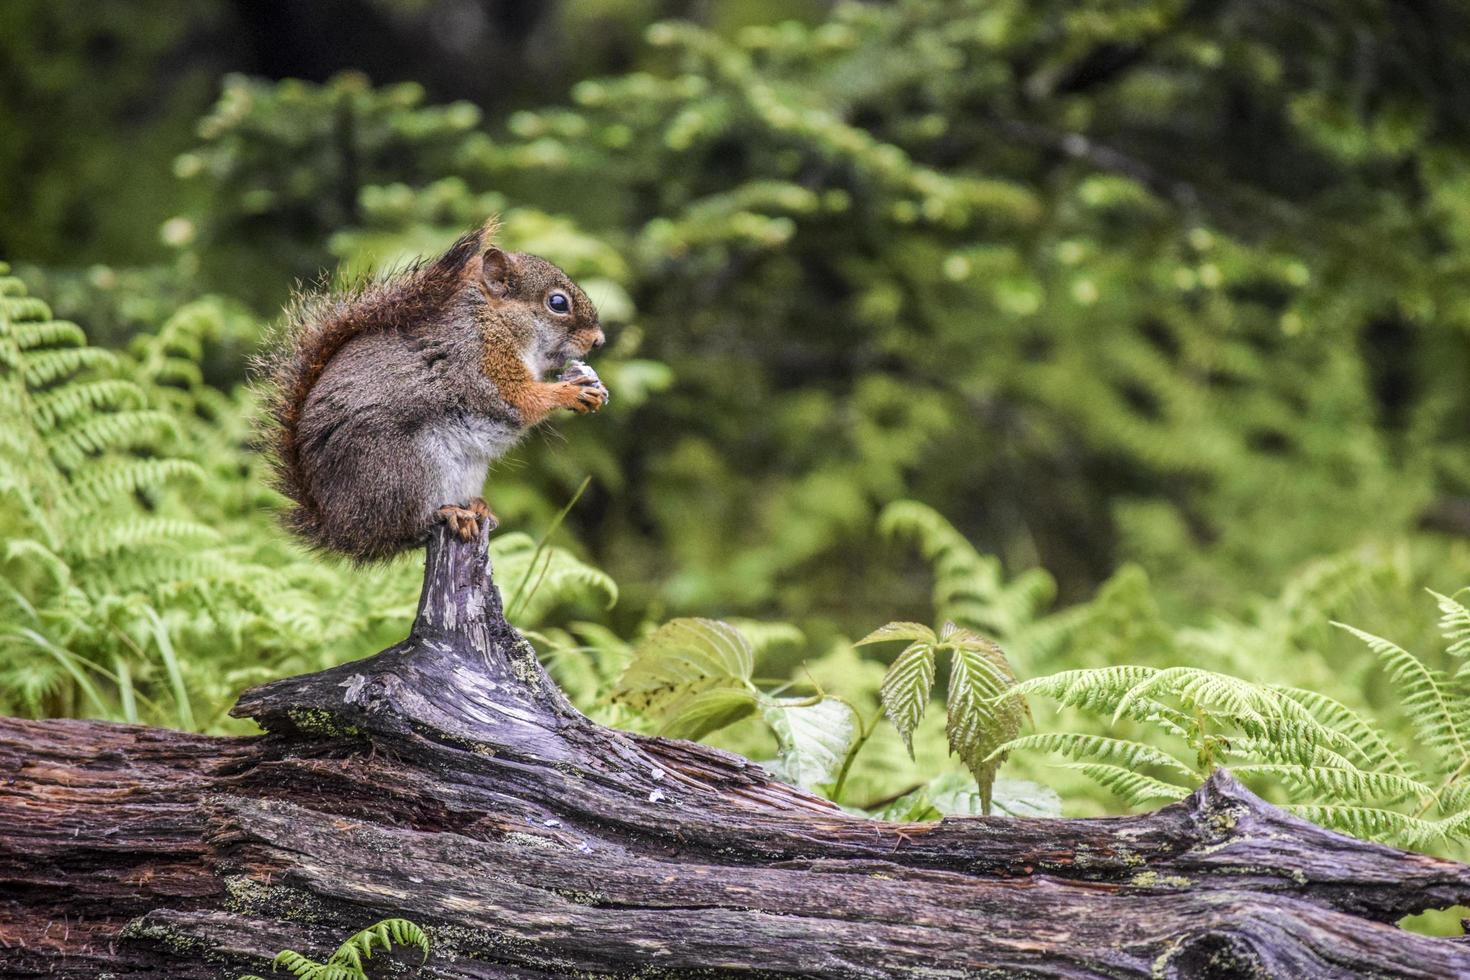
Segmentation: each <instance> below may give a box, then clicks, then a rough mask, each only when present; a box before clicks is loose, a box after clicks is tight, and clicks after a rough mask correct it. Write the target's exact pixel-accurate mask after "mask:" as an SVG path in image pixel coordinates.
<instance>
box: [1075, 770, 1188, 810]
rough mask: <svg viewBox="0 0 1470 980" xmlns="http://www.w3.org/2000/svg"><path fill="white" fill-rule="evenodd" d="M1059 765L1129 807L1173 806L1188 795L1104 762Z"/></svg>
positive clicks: (1171, 786)
mask: <svg viewBox="0 0 1470 980" xmlns="http://www.w3.org/2000/svg"><path fill="white" fill-rule="evenodd" d="M1061 766H1062V768H1064V769H1075V770H1076V771H1077V772H1080V773H1082V775H1084V776H1086V777H1087V778H1088V779H1091V780H1092V781H1093V782H1095V783H1097V784H1098V785H1099V786H1101V787H1103V788H1104V789H1106V790H1108V791H1110V792H1111V793H1113V795H1115V796H1117V797H1118V798H1119V799H1121V800H1123V802H1125V803H1127V804H1128V805H1129V806H1144V805H1146V804H1149V803H1158V802H1160V801H1164V802H1169V803H1172V802H1174V801H1176V800H1182V799H1184V798H1185V797H1186V796H1188V795H1189V793H1190V790H1188V789H1185V788H1184V787H1182V786H1175V785H1174V784H1173V783H1166V782H1164V781H1163V780H1162V779H1155V778H1154V777H1152V776H1145V775H1144V774H1143V773H1138V772H1134V771H1133V770H1132V769H1124V768H1123V767H1122V766H1115V765H1111V764H1109V763H1105V762H1064V763H1062V764H1061Z"/></svg>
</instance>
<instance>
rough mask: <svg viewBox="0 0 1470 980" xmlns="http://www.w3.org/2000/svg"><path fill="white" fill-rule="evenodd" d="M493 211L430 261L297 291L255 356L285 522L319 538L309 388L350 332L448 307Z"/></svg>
mask: <svg viewBox="0 0 1470 980" xmlns="http://www.w3.org/2000/svg"><path fill="white" fill-rule="evenodd" d="M497 228H498V223H497V221H496V219H495V218H491V219H490V220H488V221H486V222H485V224H484V225H482V226H481V227H479V228H477V229H475V230H474V231H471V232H469V233H468V234H466V235H464V236H462V237H461V238H460V239H459V240H458V241H457V242H455V243H454V244H453V245H452V246H450V248H449V250H448V251H447V252H445V253H444V254H443V255H441V256H440V257H439V258H438V259H436V260H435V261H434V262H432V263H428V264H419V265H415V266H412V267H410V268H408V269H405V270H403V271H401V272H398V273H394V274H390V275H387V276H384V277H382V278H378V279H370V280H367V281H364V282H362V283H360V284H358V285H355V286H352V287H350V288H348V289H346V290H344V291H342V292H339V293H336V294H333V293H332V292H330V291H329V290H327V289H325V288H323V289H322V290H320V291H318V292H315V293H303V294H299V295H297V296H295V297H294V298H293V300H292V302H291V304H290V305H289V306H288V307H287V309H286V314H285V322H284V326H283V327H282V329H281V331H280V333H279V334H278V335H277V337H276V338H275V341H274V343H273V344H271V346H270V349H269V351H268V352H267V353H266V354H265V355H264V356H262V357H261V358H260V359H259V361H258V362H257V368H258V371H259V374H260V376H261V378H262V381H263V383H262V385H261V388H262V389H263V391H264V412H263V415H262V426H261V429H262V431H261V433H260V435H261V439H260V442H261V444H262V446H263V448H264V449H265V451H266V453H267V455H268V457H269V458H270V461H271V465H272V468H273V470H274V476H275V480H274V483H275V487H276V489H277V490H279V491H281V493H283V494H285V495H286V496H287V497H289V498H291V500H292V501H294V503H295V505H296V506H294V507H292V508H291V509H290V510H289V511H288V512H287V513H286V514H284V515H283V517H282V520H283V521H284V523H285V525H286V527H287V528H289V529H290V530H291V531H292V532H294V533H295V534H297V535H298V536H300V537H301V538H303V539H305V540H306V541H308V542H309V543H311V544H313V545H316V546H321V545H322V544H323V541H322V535H321V511H320V508H319V507H318V505H317V502H316V501H315V500H314V499H313V497H312V493H311V488H310V487H309V486H308V485H307V481H306V476H305V473H304V471H303V469H302V466H301V455H300V452H299V448H298V445H297V428H298V424H299V422H300V420H301V412H302V409H303V408H304V407H305V405H306V399H307V396H308V395H310V394H311V389H312V388H313V387H314V386H315V385H316V383H317V381H318V379H320V378H321V376H322V372H323V371H325V370H326V368H327V364H328V362H330V361H331V359H332V356H333V355H334V354H336V353H337V351H339V350H341V349H342V347H343V345H344V344H346V343H347V342H348V341H350V340H351V339H352V338H354V337H356V336H358V335H360V334H364V333H372V332H376V331H385V330H401V329H403V328H405V327H409V326H412V325H413V324H416V323H422V322H424V321H425V320H429V319H433V318H435V317H437V316H439V315H441V314H442V313H443V311H444V310H445V308H446V307H447V306H448V304H449V303H450V302H451V301H452V300H453V299H454V297H455V295H456V294H457V293H458V292H459V289H460V287H461V286H462V285H463V283H464V278H463V273H464V267H465V265H466V264H467V263H468V262H469V261H470V260H471V259H473V258H474V257H475V256H476V255H478V254H479V253H480V252H481V251H483V250H484V249H485V248H486V247H488V245H489V242H490V241H491V240H492V239H493V238H494V236H495V232H496V230H497Z"/></svg>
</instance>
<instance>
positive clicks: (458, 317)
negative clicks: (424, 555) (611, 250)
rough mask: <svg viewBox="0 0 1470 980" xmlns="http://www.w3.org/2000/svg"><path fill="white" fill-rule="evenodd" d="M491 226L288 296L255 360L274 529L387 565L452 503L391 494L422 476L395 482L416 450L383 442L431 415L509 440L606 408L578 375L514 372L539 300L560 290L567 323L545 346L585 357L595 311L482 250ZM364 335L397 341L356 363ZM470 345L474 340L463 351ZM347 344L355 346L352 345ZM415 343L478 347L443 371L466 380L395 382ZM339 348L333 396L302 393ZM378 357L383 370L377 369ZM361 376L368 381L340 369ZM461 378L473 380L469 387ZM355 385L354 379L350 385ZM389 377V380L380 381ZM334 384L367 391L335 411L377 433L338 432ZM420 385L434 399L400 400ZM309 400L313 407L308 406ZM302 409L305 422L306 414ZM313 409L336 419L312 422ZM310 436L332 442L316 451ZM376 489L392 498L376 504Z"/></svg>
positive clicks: (527, 348) (532, 263)
mask: <svg viewBox="0 0 1470 980" xmlns="http://www.w3.org/2000/svg"><path fill="white" fill-rule="evenodd" d="M495 228H496V224H495V222H494V220H493V219H492V220H491V221H490V222H487V223H486V224H485V225H484V226H483V227H481V228H479V229H476V230H475V231H472V232H470V233H469V234H467V235H465V236H463V237H462V238H460V239H459V240H458V241H457V242H455V243H454V245H453V246H451V247H450V249H449V250H448V251H447V252H446V253H445V254H444V255H443V256H441V257H440V258H439V259H437V260H436V261H434V262H432V263H430V264H427V265H419V266H415V267H412V268H410V269H408V270H406V271H404V272H401V273H399V274H397V275H390V276H388V277H386V278H382V279H377V280H372V281H369V282H366V283H363V284H361V285H358V286H356V287H354V288H351V289H349V290H347V291H346V292H344V293H342V294H339V295H335V296H334V295H331V294H329V293H326V292H322V293H319V294H316V295H311V296H302V297H298V298H297V299H296V301H295V303H294V304H293V306H292V307H291V308H290V309H289V311H288V316H287V326H286V328H285V330H284V337H283V338H282V339H281V340H280V342H279V344H278V346H277V348H276V350H275V352H274V354H273V355H271V356H269V357H268V358H267V359H265V360H264V361H263V362H262V367H263V368H264V370H265V373H266V374H267V377H268V386H267V390H266V398H265V406H266V419H265V422H266V426H265V430H266V431H265V432H264V433H263V434H264V439H263V441H264V442H265V444H266V448H267V449H268V450H269V452H270V455H271V458H272V462H273V465H274V470H275V477H276V486H277V487H278V489H280V491H281V492H282V493H284V494H285V495H286V496H288V497H290V498H291V499H292V500H293V501H294V502H295V503H296V505H297V506H296V507H295V508H293V509H292V510H291V511H290V512H289V513H288V514H287V515H286V516H285V523H286V525H287V526H288V527H289V528H290V529H291V530H292V531H294V532H295V533H296V534H297V535H299V536H300V537H302V538H304V539H305V540H306V541H308V542H309V543H311V544H312V545H313V546H315V547H318V548H323V549H328V550H334V551H341V552H344V553H346V554H348V555H350V556H352V557H353V558H355V559H357V560H359V561H369V560H375V559H378V558H383V557H388V556H389V555H391V554H394V553H396V552H397V551H400V550H402V549H403V548H404V547H408V546H410V545H411V544H412V543H413V541H414V540H415V539H416V536H417V535H420V534H422V533H423V532H424V531H426V530H427V524H421V523H420V521H421V520H427V518H421V517H420V516H418V515H429V514H433V513H434V512H435V508H437V507H438V506H439V505H441V504H443V505H456V504H464V503H466V501H463V500H426V499H421V498H422V497H426V496H428V495H429V494H428V493H425V492H422V491H421V490H414V491H412V492H407V495H405V490H404V489H403V488H406V487H407V486H408V485H409V484H410V483H412V484H413V485H414V486H420V485H421V484H422V480H418V481H417V482H414V481H413V480H408V479H406V478H405V477H406V475H409V476H412V477H414V478H418V477H421V476H422V475H423V473H424V471H423V469H422V466H423V465H425V459H424V458H423V457H420V456H415V455H413V453H415V452H418V451H421V450H417V449H415V448H414V447H413V446H411V445H409V444H407V443H405V442H404V441H403V439H404V438H407V437H406V436H405V437H402V438H400V437H397V436H389V435H386V434H385V432H396V431H403V432H405V433H409V432H416V431H421V430H423V431H427V430H424V429H423V427H425V426H427V427H428V428H429V429H432V428H433V427H434V426H435V425H437V424H439V420H440V419H447V418H449V417H450V416H453V417H455V418H459V417H462V415H463V412H464V411H470V412H473V413H475V414H476V415H477V416H479V417H483V418H485V419H487V420H489V421H491V422H495V423H497V424H504V425H508V426H510V427H511V429H512V430H524V429H525V428H529V427H530V426H532V425H534V424H536V423H538V422H540V421H541V420H542V419H544V418H545V417H546V415H547V414H548V413H549V412H550V411H551V410H552V409H554V408H557V407H565V408H571V409H574V410H577V411H582V412H586V411H593V410H596V409H597V408H599V407H601V405H602V403H603V402H604V401H605V400H606V389H605V388H603V387H602V385H601V383H600V382H599V381H597V379H596V375H595V374H592V373H591V372H590V371H587V372H586V376H577V377H575V378H574V376H573V375H572V374H568V375H566V376H564V377H565V378H566V379H567V380H557V381H541V380H539V379H538V378H537V377H535V376H534V375H533V373H532V371H531V369H530V368H528V367H527V364H526V360H525V359H526V357H527V356H530V352H531V351H533V350H541V351H543V352H544V351H545V349H546V348H545V345H546V344H547V343H548V341H547V337H548V335H547V334H546V333H545V331H546V329H549V328H547V327H544V326H543V327H536V326H535V324H536V323H538V322H544V321H545V319H546V315H545V310H544V309H542V308H541V307H540V305H539V304H540V303H541V302H543V299H544V296H545V295H546V294H547V291H548V290H551V289H561V290H564V291H565V292H567V293H568V295H569V296H571V297H572V299H573V302H574V307H575V315H574V316H569V317H563V321H564V322H565V323H566V327H565V329H566V330H567V331H568V332H567V333H566V334H557V335H554V336H553V337H552V340H553V341H554V345H553V346H555V347H556V349H557V350H563V349H565V350H568V351H571V352H573V353H577V352H585V351H586V350H588V349H590V348H591V347H593V346H596V345H598V344H600V343H601V342H602V331H601V329H600V327H599V326H598V321H597V312H596V310H595V309H594V308H593V307H592V305H591V303H589V302H588V301H587V299H586V296H585V295H584V294H582V292H581V290H580V289H577V288H576V287H575V285H574V284H572V283H571V282H570V280H568V279H567V278H566V275H565V274H564V273H563V272H562V271H561V270H560V269H557V268H556V267H555V266H554V265H552V264H551V263H549V262H546V261H545V260H544V259H539V258H537V257H536V256H530V255H523V254H507V253H504V252H501V251H500V250H499V249H496V248H493V247H491V246H490V245H489V242H490V240H491V238H492V237H493V235H494V232H495ZM537 310H539V311H540V312H539V314H538V313H535V311H537ZM466 317H469V319H468V320H466ZM538 317H539V319H538ZM466 324H478V328H477V330H478V334H477V335H467V334H465V333H464V330H465V329H466V327H465V325H466ZM471 329H476V328H475V327H471ZM556 329H558V330H560V329H562V328H561V327H560V326H558V327H557V328H556ZM538 330H539V331H541V334H540V336H537V331H538ZM378 334H398V335H401V336H402V338H403V339H402V340H401V341H398V340H394V341H392V342H391V345H390V347H386V348H384V347H373V348H372V350H374V351H381V352H382V356H383V357H384V358H385V359H386V360H384V361H381V362H380V361H376V360H369V361H366V362H365V361H364V359H363V352H364V351H366V350H368V349H369V348H364V347H363V346H362V343H373V341H371V339H370V338H368V337H366V336H365V335H378ZM471 336H477V338H478V339H476V340H474V341H471ZM358 338H362V341H360V342H359V343H353V341H354V340H357V339H358ZM557 338H562V339H557ZM426 343H427V344H430V345H431V346H432V347H433V349H434V350H441V351H443V350H451V349H454V350H458V349H461V348H463V347H464V345H465V344H466V343H472V344H475V345H483V346H475V347H474V348H473V349H477V350H480V351H481V355H480V356H479V357H477V358H475V359H474V360H467V361H466V360H461V361H458V362H457V363H459V364H463V365H464V370H465V371H468V372H469V373H468V374H463V373H455V372H451V374H444V373H443V372H442V371H438V370H437V369H434V368H433V364H434V361H433V359H432V357H431V358H429V359H428V360H426V361H425V362H424V363H423V365H421V367H422V370H423V372H426V373H416V374H414V376H413V377H412V378H411V379H409V380H402V377H401V374H399V375H395V374H394V371H395V370H398V371H401V370H402V368H403V363H404V362H403V359H402V352H405V351H426V352H429V353H432V351H431V350H430V348H428V347H425V346H423V345H424V344H426ZM349 344H351V345H352V350H353V351H354V352H356V353H355V355H354V357H355V360H353V361H351V362H344V363H351V364H355V365H356V367H352V368H347V367H339V366H334V367H333V369H332V370H333V372H334V376H335V377H336V379H337V380H336V381H335V382H334V383H333V384H334V387H333V388H331V389H327V388H324V389H323V390H324V391H328V390H331V391H335V392H337V394H336V395H323V396H320V397H319V396H318V395H313V389H315V388H316V387H317V386H318V384H319V383H324V381H323V377H324V374H326V373H327V371H328V365H330V364H332V361H333V358H334V357H336V356H337V355H338V354H339V353H342V356H344V357H346V356H348V355H347V354H346V353H345V352H344V348H346V347H347V346H348V345H349ZM446 344H447V345H448V346H447V347H446V346H445V345H446ZM403 345H408V346H406V347H405V346H403ZM372 356H373V357H376V356H378V355H376V354H375V355H372ZM557 356H565V354H562V355H557ZM537 357H544V353H543V354H542V355H537ZM389 361H393V362H394V364H393V365H391V366H390V364H389V363H388V362H389ZM475 361H478V362H479V364H478V370H476V369H475V367H474V366H473V365H474V363H475ZM414 363H417V362H414ZM451 363H455V362H451ZM540 363H544V361H541V362H540ZM379 364H381V365H382V373H381V375H380V372H379V368H378V365H379ZM364 370H366V371H367V372H368V373H366V374H359V375H354V374H353V373H352V372H362V371H364ZM418 370H419V369H418V368H415V371H418ZM584 370H585V369H584ZM344 371H347V372H348V373H347V374H343V372H344ZM470 375H473V376H476V377H479V378H480V379H481V380H480V381H479V382H475V381H473V380H472V379H471V377H470ZM355 377H359V378H360V381H359V380H352V379H353V378H355ZM395 377H396V378H399V380H397V381H390V380H388V379H390V378H395ZM456 379H458V380H456ZM344 380H346V381H348V382H349V384H350V385H356V386H357V387H355V388H352V389H350V390H353V391H357V392H367V394H365V395H361V394H357V395H352V396H351V398H350V399H349V402H351V401H352V399H357V400H358V401H359V402H360V401H361V399H362V398H366V399H367V402H366V403H363V404H360V405H359V408H358V409H357V411H368V412H372V413H375V414H374V416H373V417H374V418H375V419H376V420H377V422H378V423H383V420H384V418H386V420H387V421H386V429H385V428H384V425H383V424H378V427H377V428H373V429H371V431H370V432H368V433H367V434H364V432H365V431H366V430H363V428H362V426H361V425H358V426H357V428H356V429H354V426H353V425H352V424H351V423H350V422H348V423H347V424H341V425H339V424H338V423H339V422H347V420H356V421H357V422H359V423H360V422H361V421H362V416H361V415H358V414H354V411H353V410H352V409H350V408H348V407H347V406H346V405H343V404H342V403H341V400H340V397H341V392H342V391H343V390H344V389H342V388H341V385H342V383H343V381H344ZM395 384H396V385H398V387H393V385H395ZM425 385H427V386H430V387H432V388H433V389H434V395H435V397H433V398H430V399H428V403H427V404H426V403H425V400H424V399H423V398H415V397H413V396H415V395H422V394H424V393H425V391H426V389H425V387H424V386H425ZM487 385H488V386H489V387H488V388H487V387H485V386H487ZM364 386H365V387H364ZM323 398H326V399H327V401H325V402H324V401H323V400H322V399H323ZM312 404H315V405H316V407H315V408H312V407H310V406H311V405H312ZM435 406H437V407H435ZM307 412H311V413H314V414H312V415H310V416H309V417H308V416H307V415H306V414H304V413H307ZM323 412H329V413H337V415H336V417H334V416H333V415H331V414H328V415H326V416H324V415H323V414H322V413H323ZM344 412H345V413H346V414H343V413H344ZM444 413H448V415H446V414H444ZM303 426H306V429H305V431H308V432H312V433H313V435H312V436H311V438H312V440H313V441H312V443H311V445H310V447H309V448H310V449H311V453H312V455H310V456H309V457H304V456H303V453H304V452H305V451H306V448H308V447H306V446H304V445H303V443H302V442H301V440H302V439H304V438H306V436H305V435H304V434H303ZM323 438H327V439H330V440H332V441H331V442H329V443H325V444H324V443H323V442H322V441H321V440H322V439H323ZM323 453H328V454H331V455H329V456H324V455H323ZM344 453H345V454H346V455H345V456H344V455H343V454H344ZM343 459H357V460H363V461H367V462H368V463H370V464H371V465H370V466H368V467H366V468H364V469H363V470H362V471H361V474H360V475H358V476H349V474H350V473H355V472H358V471H357V470H356V469H354V468H352V467H350V466H349V467H348V469H347V470H342V469H341V463H340V461H341V460H343ZM331 460H338V461H339V462H338V463H332V462H331ZM379 464H381V465H379ZM323 467H325V469H324V468H323ZM313 470H315V471H316V475H312V473H313ZM369 472H371V473H372V474H374V475H373V476H372V477H371V478H369V477H368V476H366V474H367V473H369ZM313 481H316V485H315V486H314V485H313ZM369 484H371V485H369ZM425 489H427V488H425ZM387 491H392V492H391V493H389V496H388V497H387V498H385V497H384V495H383V494H384V492H387ZM461 492H462V491H461ZM394 494H396V496H395V495H394ZM455 495H456V496H457V495H458V494H457V493H456V494H455ZM368 501H377V504H376V505H369V504H368ZM385 501H386V503H385ZM482 506H483V505H482Z"/></svg>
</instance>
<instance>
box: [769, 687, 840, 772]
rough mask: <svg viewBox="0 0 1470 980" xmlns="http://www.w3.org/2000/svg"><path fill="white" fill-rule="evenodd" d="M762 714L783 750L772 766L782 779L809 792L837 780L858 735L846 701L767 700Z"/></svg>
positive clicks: (837, 699)
mask: <svg viewBox="0 0 1470 980" xmlns="http://www.w3.org/2000/svg"><path fill="white" fill-rule="evenodd" d="M761 713H762V714H763V715H764V717H765V719H766V723H767V724H768V725H770V726H771V731H772V732H774V733H775V735H776V741H777V743H778V744H779V745H780V747H781V748H780V755H779V756H778V758H777V762H776V765H775V766H774V767H773V768H774V769H775V771H776V772H777V774H778V776H779V777H780V778H781V779H783V780H785V781H786V782H788V783H791V784H793V785H795V786H800V787H802V788H803V789H809V790H814V789H816V788H817V787H819V786H824V785H829V784H831V783H833V782H835V781H836V779H837V773H838V771H839V770H840V769H841V768H842V761H843V759H845V758H846V757H847V750H848V747H849V746H850V745H851V744H852V741H853V739H854V738H856V737H857V732H858V719H857V714H856V712H854V711H853V710H852V707H851V706H850V705H849V704H848V703H847V702H846V701H843V700H841V699H840V698H831V697H824V698H821V699H820V700H816V701H813V699H812V698H766V699H763V700H762V702H761Z"/></svg>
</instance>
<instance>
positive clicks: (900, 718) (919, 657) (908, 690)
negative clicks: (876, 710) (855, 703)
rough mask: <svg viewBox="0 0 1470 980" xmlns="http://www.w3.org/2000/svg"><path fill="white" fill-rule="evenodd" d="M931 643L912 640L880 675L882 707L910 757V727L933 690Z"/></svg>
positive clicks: (911, 744) (879, 694)
mask: <svg viewBox="0 0 1470 980" xmlns="http://www.w3.org/2000/svg"><path fill="white" fill-rule="evenodd" d="M934 659H935V657H934V646H933V644H931V643H928V642H926V641H923V640H918V641H915V642H914V643H911V644H909V646H908V647H907V648H906V649H905V650H904V651H903V652H902V653H900V654H899V655H898V657H897V658H896V659H895V660H894V661H893V663H892V665H890V666H889V668H888V672H887V673H886V674H884V675H883V683H882V685H881V686H880V687H879V688H878V696H879V698H880V699H881V700H882V702H883V710H884V712H885V713H887V715H888V719H889V720H890V721H892V722H893V727H894V728H897V729H898V734H899V736H900V737H902V738H903V745H904V748H906V749H908V752H909V758H910V759H912V758H913V757H914V729H915V728H918V727H919V722H920V721H922V720H923V718H924V711H925V709H927V708H928V707H929V698H930V696H931V694H932V692H933V690H934Z"/></svg>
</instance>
